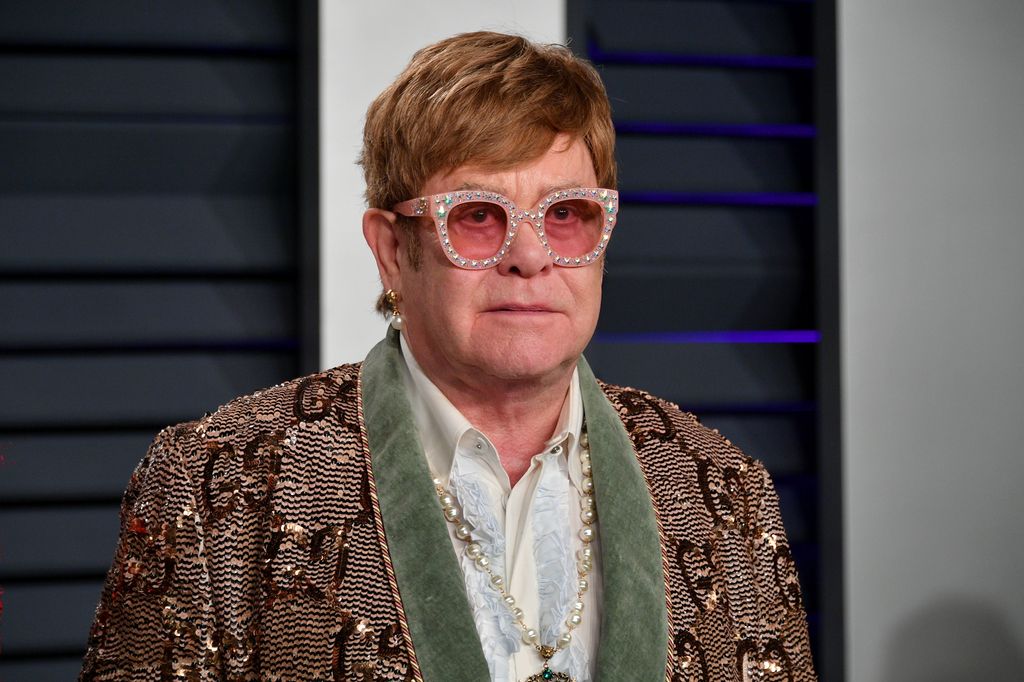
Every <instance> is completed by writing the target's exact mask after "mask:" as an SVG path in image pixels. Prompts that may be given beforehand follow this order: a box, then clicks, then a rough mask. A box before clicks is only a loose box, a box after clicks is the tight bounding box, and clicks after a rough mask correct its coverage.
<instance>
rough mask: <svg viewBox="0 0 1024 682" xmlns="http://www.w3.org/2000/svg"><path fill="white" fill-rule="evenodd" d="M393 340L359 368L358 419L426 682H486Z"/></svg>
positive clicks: (390, 337) (380, 346) (393, 337)
mask: <svg viewBox="0 0 1024 682" xmlns="http://www.w3.org/2000/svg"><path fill="white" fill-rule="evenodd" d="M401 362H402V357H401V348H400V347H399V343H398V334H397V333H395V332H390V333H389V334H388V337H387V338H386V339H384V340H383V341H381V342H380V343H378V344H377V345H376V346H375V347H374V348H373V350H372V351H370V354H369V355H368V356H367V357H366V361H365V362H363V367H362V401H363V419H364V421H365V424H366V433H367V437H368V439H369V444H370V457H371V461H372V462H373V475H374V478H375V480H376V484H377V498H378V500H379V502H380V510H381V517H382V518H383V520H384V533H385V535H386V536H387V543H388V550H389V551H390V553H391V561H392V564H393V565H394V569H395V578H396V579H397V581H398V591H399V594H400V595H401V598H402V606H403V607H404V609H405V613H406V616H407V618H408V621H409V632H410V634H411V636H412V643H413V648H414V649H415V650H416V659H417V661H418V663H419V666H420V671H421V672H422V673H423V679H424V680H425V682H480V681H481V680H488V679H490V671H489V670H488V668H487V660H486V659H485V658H484V654H483V650H482V649H481V646H480V637H479V635H478V634H477V631H476V625H475V624H474V622H473V614H472V612H471V611H470V607H469V601H468V599H467V598H466V587H465V584H464V583H463V580H462V569H461V568H460V567H459V564H458V560H457V559H456V557H455V552H454V551H453V549H452V545H451V540H449V538H448V531H447V529H446V528H445V520H444V517H443V516H442V515H441V509H440V507H439V506H438V501H437V495H436V494H435V493H434V486H433V484H432V483H431V480H430V472H429V470H428V469H427V463H426V458H425V457H424V455H423V450H422V447H421V445H420V440H419V437H418V436H417V434H416V427H415V425H414V422H413V416H412V411H411V408H410V407H409V401H408V400H407V399H406V396H405V388H404V386H403V384H402V377H401V374H400V370H401Z"/></svg>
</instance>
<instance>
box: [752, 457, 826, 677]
mask: <svg viewBox="0 0 1024 682" xmlns="http://www.w3.org/2000/svg"><path fill="white" fill-rule="evenodd" d="M746 468H747V471H746V472H745V473H746V476H745V477H744V478H745V479H746V480H745V484H746V485H745V486H744V488H745V491H746V500H745V502H746V506H747V510H746V511H747V513H746V522H747V525H748V527H747V529H746V530H747V534H748V537H749V538H750V541H751V543H752V546H753V560H754V579H755V581H756V586H757V592H758V594H759V595H760V599H761V600H762V604H761V607H760V610H761V614H762V619H763V622H764V623H765V625H766V627H767V630H766V632H765V635H766V636H765V637H764V638H763V639H762V641H761V642H760V643H759V646H758V652H757V654H756V655H757V657H758V665H759V667H760V668H761V670H760V672H761V674H762V675H763V676H764V678H765V679H775V678H776V676H779V679H787V680H793V681H794V682H806V681H812V680H816V679H817V677H816V675H815V672H814V661H813V659H812V656H811V645H810V638H809V636H808V631H807V615H806V613H805V611H804V604H803V598H802V596H801V592H800V582H799V580H798V578H797V572H796V563H795V562H794V560H793V553H792V550H791V549H790V545H789V541H788V539H787V538H786V531H785V529H784V528H783V525H782V514H781V512H780V510H779V497H778V494H777V493H776V491H775V486H774V485H773V484H772V480H771V476H770V475H769V474H768V471H767V470H766V469H765V468H764V465H762V464H761V463H760V462H757V461H754V460H750V461H749V463H748V464H747V467H746Z"/></svg>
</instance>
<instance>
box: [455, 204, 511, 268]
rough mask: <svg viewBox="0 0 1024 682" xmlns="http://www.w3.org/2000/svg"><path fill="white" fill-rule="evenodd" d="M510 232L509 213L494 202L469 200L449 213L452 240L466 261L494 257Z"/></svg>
mask: <svg viewBox="0 0 1024 682" xmlns="http://www.w3.org/2000/svg"><path fill="white" fill-rule="evenodd" d="M507 233H508V214H507V213H506V212H505V209H504V208H502V207H501V206H500V205H499V204H496V203H494V202H491V201H469V202H466V203H464V204H458V205H457V206H455V207H454V208H452V209H451V211H449V212H448V239H449V240H450V241H451V244H452V246H453V247H454V248H455V251H456V252H458V254H459V255H460V256H462V257H463V258H471V259H474V260H477V259H479V260H483V259H485V258H490V257H491V256H493V255H495V254H497V253H498V250H499V249H501V244H502V242H503V241H505V235H506V234H507Z"/></svg>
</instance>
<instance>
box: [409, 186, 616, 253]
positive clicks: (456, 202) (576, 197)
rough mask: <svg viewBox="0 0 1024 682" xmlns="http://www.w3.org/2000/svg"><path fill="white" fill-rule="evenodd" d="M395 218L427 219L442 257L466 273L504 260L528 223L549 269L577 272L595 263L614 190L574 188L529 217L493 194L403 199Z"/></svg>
mask: <svg viewBox="0 0 1024 682" xmlns="http://www.w3.org/2000/svg"><path fill="white" fill-rule="evenodd" d="M392 210H393V211H394V212H395V213H398V214H401V215H404V216H409V217H421V216H428V215H429V216H430V217H431V218H433V220H434V227H436V228H437V237H438V239H440V240H441V246H442V248H443V249H444V252H445V255H446V256H448V260H450V261H451V262H452V264H453V265H455V266H456V267H460V268H465V269H467V270H479V269H482V268H492V267H494V266H495V265H497V264H498V263H500V262H501V261H502V259H503V258H505V256H506V255H508V252H509V250H510V249H511V247H512V241H513V240H514V239H515V238H516V234H517V233H518V231H519V225H520V223H523V222H528V223H530V224H531V225H533V229H534V230H535V231H536V233H537V237H539V238H540V241H541V244H543V245H544V248H545V249H546V250H547V252H548V255H549V256H550V257H551V260H552V262H554V264H555V265H561V266H563V267H570V268H574V267H582V266H584V265H590V264H591V263H593V262H594V261H596V260H597V259H598V257H600V255H601V253H602V252H603V251H604V250H605V248H606V247H607V246H608V240H609V239H611V236H612V229H613V228H614V227H615V221H616V218H617V217H618V213H619V194H618V192H616V191H615V190H611V189H601V188H588V187H577V188H573V189H563V190H558V191H557V192H552V193H551V194H549V195H547V196H546V197H545V198H544V200H543V201H541V202H540V204H538V206H537V209H536V210H535V211H520V210H519V209H518V208H516V205H515V204H513V203H512V201H511V200H509V199H507V198H505V197H503V196H502V195H500V194H495V193H494V192H486V191H483V190H475V189H474V190H463V191H456V192H447V193H445V194H434V195H431V196H426V197H419V198H418V199H409V200H408V201H403V202H401V203H400V204H397V205H396V206H395V207H394V208H393V209H392Z"/></svg>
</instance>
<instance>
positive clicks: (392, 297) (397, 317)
mask: <svg viewBox="0 0 1024 682" xmlns="http://www.w3.org/2000/svg"><path fill="white" fill-rule="evenodd" d="M398 299H399V296H398V292H397V291H395V290H394V289H388V290H387V291H385V292H384V300H385V302H387V304H388V307H389V308H391V312H390V314H389V315H388V318H389V322H390V323H391V328H392V329H395V330H401V328H402V326H403V325H404V324H405V320H403V319H402V312H401V311H400V310H399V309H398Z"/></svg>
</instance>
